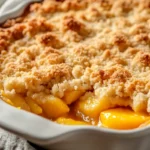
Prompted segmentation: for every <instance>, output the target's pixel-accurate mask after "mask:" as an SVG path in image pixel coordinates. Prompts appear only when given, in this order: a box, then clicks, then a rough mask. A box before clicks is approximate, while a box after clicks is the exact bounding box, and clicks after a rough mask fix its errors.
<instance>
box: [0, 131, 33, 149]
mask: <svg viewBox="0 0 150 150" xmlns="http://www.w3.org/2000/svg"><path fill="white" fill-rule="evenodd" d="M0 150H35V149H34V148H33V147H32V146H30V145H29V144H28V142H27V141H26V140H25V139H23V138H20V137H19V136H16V135H14V134H12V133H10V132H7V131H5V130H3V129H0Z"/></svg>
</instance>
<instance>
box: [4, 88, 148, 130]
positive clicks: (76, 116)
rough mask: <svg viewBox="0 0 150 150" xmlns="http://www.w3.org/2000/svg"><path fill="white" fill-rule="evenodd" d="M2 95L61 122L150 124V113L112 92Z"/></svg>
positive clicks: (129, 126)
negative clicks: (140, 110)
mask: <svg viewBox="0 0 150 150" xmlns="http://www.w3.org/2000/svg"><path fill="white" fill-rule="evenodd" d="M1 97H2V98H3V100H4V101H5V102H6V103H8V104H10V105H12V106H15V107H17V108H19V109H23V110H26V111H30V112H32V113H35V114H37V115H40V116H42V117H46V118H48V119H52V120H54V121H56V122H57V123H59V124H65V125H95V126H100V127H105V128H112V129H123V130H124V129H134V128H137V127H144V126H147V125H149V124H150V115H149V114H147V113H143V112H135V111H133V110H131V109H130V107H127V106H128V102H129V100H126V101H123V100H122V99H121V98H116V99H115V98H113V100H112V99H111V98H110V97H109V95H107V96H103V97H102V98H101V99H99V98H96V97H95V96H94V95H93V93H91V92H88V93H85V92H84V91H71V92H66V93H65V95H64V97H63V99H59V98H57V97H55V96H53V95H41V94H39V95H38V94H37V97H38V99H37V100H35V99H32V98H24V97H23V96H21V95H18V94H13V95H11V94H10V95H9V94H6V93H4V91H1ZM123 102H124V104H123ZM115 103H116V104H118V106H116V104H115ZM122 106H123V107H122Z"/></svg>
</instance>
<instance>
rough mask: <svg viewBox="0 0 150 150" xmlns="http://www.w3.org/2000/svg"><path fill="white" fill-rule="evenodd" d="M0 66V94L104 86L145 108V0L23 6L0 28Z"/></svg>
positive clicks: (101, 89) (65, 0) (149, 56)
mask: <svg viewBox="0 0 150 150" xmlns="http://www.w3.org/2000/svg"><path fill="white" fill-rule="evenodd" d="M0 63H1V65H0V79H1V82H0V84H1V86H2V87H3V88H4V91H5V92H9V93H14V92H15V93H19V94H22V95H24V96H31V95H32V94H36V93H37V92H43V93H46V94H53V95H54V96H57V97H59V98H62V97H63V96H64V92H65V91H68V90H84V91H94V94H95V95H96V96H98V97H101V95H104V94H106V93H108V91H112V93H113V94H112V95H111V96H119V97H121V98H124V99H127V98H128V99H131V100H132V101H131V102H130V104H128V105H130V106H131V107H132V108H133V109H134V110H137V111H138V109H141V110H143V109H146V110H147V111H148V112H150V97H149V95H150V92H149V91H150V0H138V1H137V0H115V1H113V0H51V1H50V0H44V1H43V2H42V3H35V4H31V5H30V6H29V8H28V9H27V10H26V12H25V13H24V15H22V17H19V18H17V19H12V20H8V21H7V22H5V23H4V24H3V25H1V27H0ZM143 103H144V104H143ZM138 105H141V107H140V108H139V107H138ZM137 107H138V109H137Z"/></svg>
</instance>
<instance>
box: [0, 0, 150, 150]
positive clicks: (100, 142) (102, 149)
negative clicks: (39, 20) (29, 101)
mask: <svg viewBox="0 0 150 150" xmlns="http://www.w3.org/2000/svg"><path fill="white" fill-rule="evenodd" d="M34 1H40V0H24V1H23V0H7V1H5V0H0V6H1V5H2V4H4V5H3V6H2V9H1V10H0V23H2V22H4V21H5V20H7V19H10V18H14V17H17V16H19V15H21V14H22V12H23V10H24V8H25V7H26V6H27V5H28V4H29V3H31V2H34ZM4 2H5V3H4ZM10 8H12V9H10ZM0 127H2V128H4V129H6V130H9V131H11V132H13V133H16V134H18V135H20V136H22V137H24V138H26V139H27V140H29V141H31V142H33V143H35V144H37V145H40V146H42V147H44V148H51V149H52V150H150V128H149V127H145V128H139V129H134V130H126V131H122V130H112V129H106V128H98V127H92V126H64V125H59V124H56V123H54V122H52V121H50V120H47V119H44V118H41V117H39V116H36V115H34V114H31V113H28V112H26V111H22V110H18V109H16V108H14V107H12V106H9V105H7V104H6V103H4V102H3V101H0Z"/></svg>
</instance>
